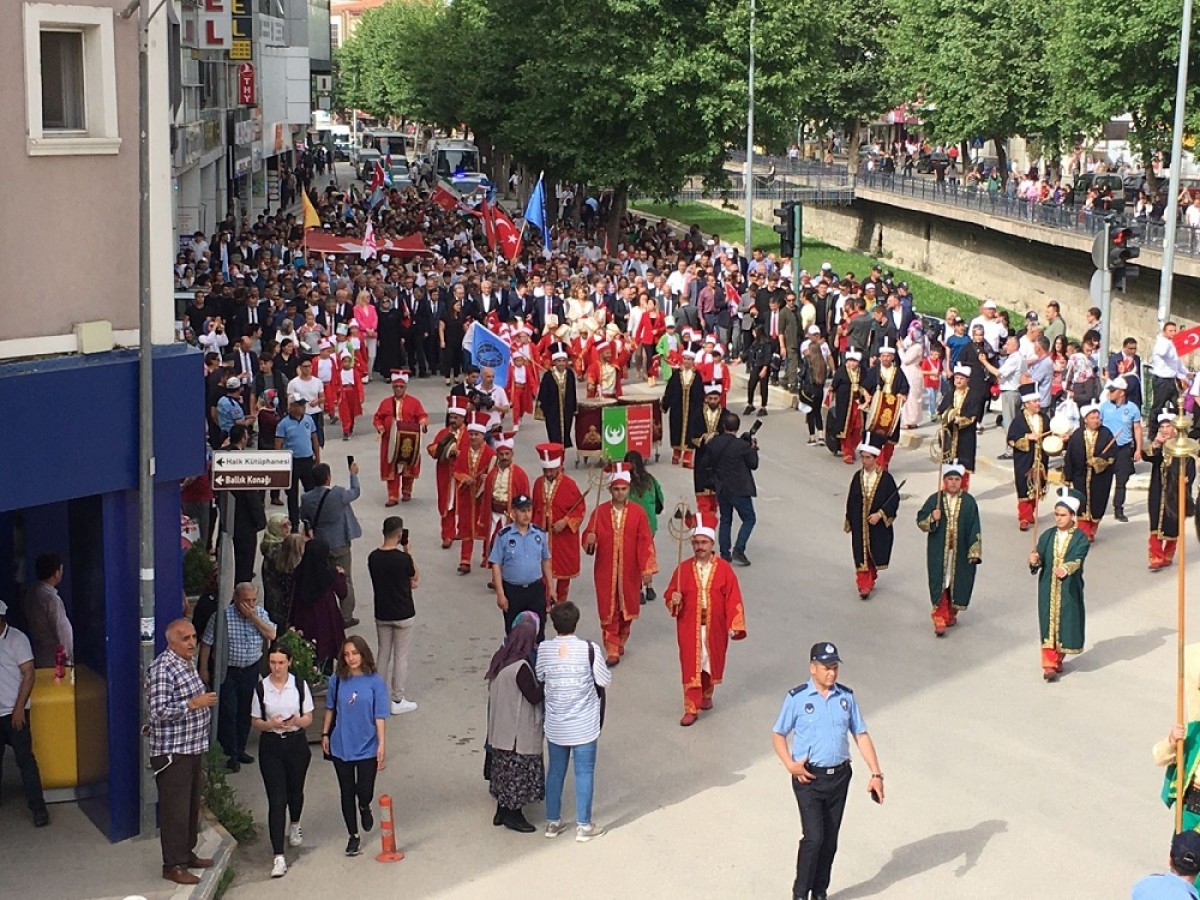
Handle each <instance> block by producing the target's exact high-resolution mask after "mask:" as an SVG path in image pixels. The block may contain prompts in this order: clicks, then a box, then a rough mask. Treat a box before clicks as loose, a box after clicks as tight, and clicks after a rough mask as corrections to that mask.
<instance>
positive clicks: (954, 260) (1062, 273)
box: [739, 198, 1200, 351]
mask: <svg viewBox="0 0 1200 900" xmlns="http://www.w3.org/2000/svg"><path fill="white" fill-rule="evenodd" d="M777 205H778V203H777V202H775V201H769V200H761V201H756V202H755V204H754V217H755V218H756V219H758V220H759V221H762V222H766V223H770V224H773V223H774V221H775V220H774V217H773V210H774V207H776V206H777ZM739 209H740V204H739ZM1014 224H1016V225H1017V228H1016V229H1013V231H1014V232H1017V233H1004V232H1001V231H998V230H995V229H993V228H988V227H985V226H983V225H981V224H976V223H972V222H965V221H959V220H956V219H952V218H946V217H944V216H940V215H937V214H936V212H931V211H927V210H925V209H915V208H911V207H910V208H902V207H899V206H894V205H892V204H890V203H882V202H878V201H875V200H865V199H861V198H860V199H856V200H855V201H854V203H853V205H851V206H843V207H819V206H810V205H806V206H805V208H804V230H805V233H806V234H809V235H811V236H813V237H815V238H817V239H819V240H822V241H825V242H827V243H830V244H833V245H834V246H837V247H841V248H843V249H846V250H857V251H860V252H863V253H869V254H871V255H875V256H878V257H880V258H882V259H883V260H885V261H886V262H888V263H891V264H893V265H894V266H896V267H897V268H904V269H908V270H910V271H914V272H919V273H920V274H921V275H923V276H925V277H926V278H929V279H930V280H931V281H935V282H937V283H939V284H943V285H947V286H949V287H954V288H957V289H958V290H961V291H963V292H965V293H967V294H970V295H972V296H975V297H979V298H981V300H982V299H984V298H989V299H993V300H995V301H996V302H997V303H999V304H1000V305H1001V306H1005V307H1007V308H1009V309H1012V310H1018V311H1022V312H1024V311H1027V310H1030V309H1033V310H1037V311H1038V313H1039V314H1042V313H1043V312H1044V310H1045V308H1046V303H1047V301H1050V300H1057V301H1058V303H1059V304H1060V306H1061V307H1062V314H1063V316H1064V318H1065V319H1066V321H1067V327H1068V333H1070V334H1072V335H1075V336H1079V335H1080V334H1081V333H1082V331H1083V327H1082V326H1083V322H1084V313H1085V311H1086V310H1087V309H1088V307H1090V306H1093V305H1096V304H1094V303H1093V302H1092V300H1091V298H1090V296H1089V294H1088V285H1089V282H1090V279H1091V277H1092V272H1093V271H1094V267H1093V265H1092V261H1091V256H1090V253H1089V252H1087V250H1085V249H1083V247H1085V246H1086V247H1089V248H1090V241H1089V240H1088V239H1086V238H1082V237H1080V238H1075V239H1074V240H1060V243H1061V244H1063V245H1062V246H1055V245H1053V244H1050V243H1044V242H1042V241H1038V240H1034V239H1032V237H1024V236H1021V234H1020V233H1019V231H1020V229H1021V225H1020V223H1014ZM1025 231H1026V232H1027V233H1029V234H1030V235H1031V236H1032V235H1033V234H1034V233H1035V232H1041V231H1042V229H1033V228H1025ZM1051 237H1053V235H1052V236H1051ZM1064 237H1065V236H1064ZM1072 237H1073V236H1072ZM1138 262H1139V264H1140V269H1141V274H1140V275H1139V277H1138V278H1136V279H1134V280H1133V281H1131V282H1130V288H1129V291H1128V292H1127V293H1124V294H1121V293H1115V294H1114V295H1113V303H1112V330H1111V339H1112V342H1113V343H1114V344H1115V343H1116V342H1119V341H1120V340H1121V339H1122V338H1124V337H1126V336H1132V337H1136V338H1137V339H1138V341H1139V342H1140V344H1141V346H1142V347H1143V348H1145V350H1146V351H1148V350H1149V348H1150V346H1151V343H1152V340H1153V337H1154V335H1155V334H1156V333H1157V332H1158V321H1157V307H1158V289H1159V279H1160V273H1159V271H1158V270H1157V269H1155V268H1152V266H1155V265H1159V264H1161V263H1160V256H1159V254H1157V253H1150V252H1148V251H1144V252H1143V255H1142V257H1139V259H1138ZM1196 270H1197V269H1196V265H1195V263H1194V262H1193V261H1192V260H1191V259H1190V258H1189V259H1180V260H1178V266H1177V273H1179V272H1181V271H1188V272H1191V271H1196ZM1171 318H1172V319H1174V320H1175V321H1177V322H1179V323H1180V324H1181V325H1194V324H1197V323H1200V278H1197V277H1196V276H1194V275H1192V274H1176V276H1175V285H1174V291H1173V299H1172V307H1171Z"/></svg>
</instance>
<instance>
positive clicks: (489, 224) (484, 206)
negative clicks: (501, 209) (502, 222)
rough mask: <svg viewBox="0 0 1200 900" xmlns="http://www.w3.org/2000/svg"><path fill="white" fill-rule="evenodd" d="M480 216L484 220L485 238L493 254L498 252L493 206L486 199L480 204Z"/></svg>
mask: <svg viewBox="0 0 1200 900" xmlns="http://www.w3.org/2000/svg"><path fill="white" fill-rule="evenodd" d="M479 215H480V217H481V218H482V219H483V236H484V237H485V238H487V245H488V247H489V248H490V249H491V251H492V252H493V253H495V252H496V221H495V218H494V217H493V215H492V205H491V204H490V203H488V202H487V200H486V199H485V200H484V201H483V202H482V203H480V204H479Z"/></svg>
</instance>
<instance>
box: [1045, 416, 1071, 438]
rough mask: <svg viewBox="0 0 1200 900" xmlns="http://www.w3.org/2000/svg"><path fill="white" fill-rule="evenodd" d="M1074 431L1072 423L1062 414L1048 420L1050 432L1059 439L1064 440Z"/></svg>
mask: <svg viewBox="0 0 1200 900" xmlns="http://www.w3.org/2000/svg"><path fill="white" fill-rule="evenodd" d="M1074 430H1075V426H1074V423H1072V422H1071V419H1070V417H1068V416H1064V415H1062V414H1055V415H1054V416H1053V417H1052V418H1051V419H1050V431H1051V432H1052V433H1053V434H1056V435H1058V437H1060V438H1065V437H1066V436H1067V435H1069V434H1070V433H1071V432H1072V431H1074Z"/></svg>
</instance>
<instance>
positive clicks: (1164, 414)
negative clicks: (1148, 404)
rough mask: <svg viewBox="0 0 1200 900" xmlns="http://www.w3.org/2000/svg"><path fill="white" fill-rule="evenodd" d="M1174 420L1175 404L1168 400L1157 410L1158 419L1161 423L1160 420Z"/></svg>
mask: <svg viewBox="0 0 1200 900" xmlns="http://www.w3.org/2000/svg"><path fill="white" fill-rule="evenodd" d="M1174 420H1175V406H1174V405H1173V404H1172V403H1170V402H1168V403H1167V405H1166V406H1164V407H1163V408H1162V409H1161V410H1159V412H1158V421H1159V423H1162V422H1173V421H1174Z"/></svg>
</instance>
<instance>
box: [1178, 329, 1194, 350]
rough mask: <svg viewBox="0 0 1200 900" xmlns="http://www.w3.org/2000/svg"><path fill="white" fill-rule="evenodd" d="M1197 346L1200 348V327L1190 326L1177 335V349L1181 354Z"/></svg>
mask: <svg viewBox="0 0 1200 900" xmlns="http://www.w3.org/2000/svg"><path fill="white" fill-rule="evenodd" d="M1197 348H1200V329H1196V328H1189V329H1188V330H1187V331H1184V332H1181V333H1179V334H1177V335H1175V349H1176V350H1178V351H1179V352H1180V353H1181V354H1183V353H1191V352H1192V351H1193V350H1196V349H1197Z"/></svg>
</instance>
